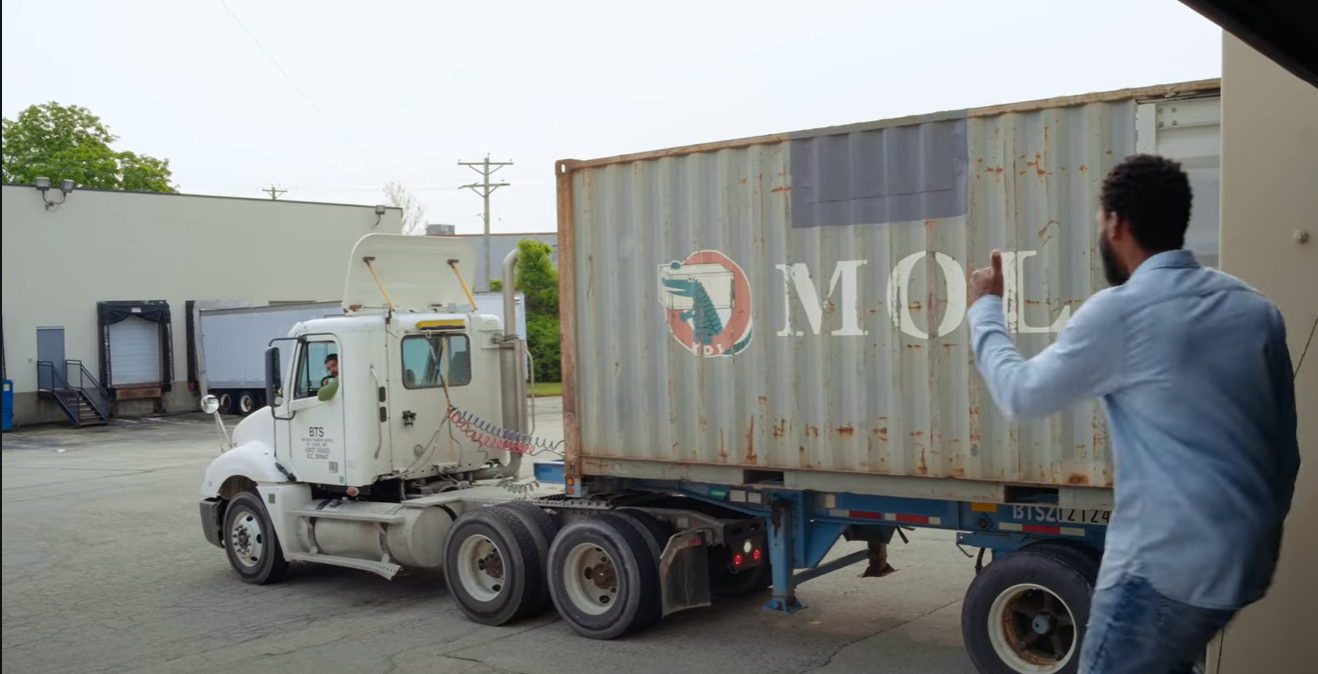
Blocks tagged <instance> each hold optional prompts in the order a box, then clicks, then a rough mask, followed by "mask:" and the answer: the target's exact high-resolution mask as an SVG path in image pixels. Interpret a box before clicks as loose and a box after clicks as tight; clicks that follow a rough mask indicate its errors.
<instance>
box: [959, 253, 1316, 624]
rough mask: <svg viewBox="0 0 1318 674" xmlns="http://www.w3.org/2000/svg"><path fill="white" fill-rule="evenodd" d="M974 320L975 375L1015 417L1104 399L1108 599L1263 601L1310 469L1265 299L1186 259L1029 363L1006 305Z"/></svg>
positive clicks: (1171, 262) (1148, 270)
mask: <svg viewBox="0 0 1318 674" xmlns="http://www.w3.org/2000/svg"><path fill="white" fill-rule="evenodd" d="M969 319H970V329H971V339H972V342H973V345H974V353H975V365H976V368H977V369H978V370H979V373H980V375H981V376H982V377H983V378H984V380H985V382H986V383H987V385H988V390H989V392H990V393H991V394H992V396H993V399H994V401H995V402H997V404H998V406H999V407H1000V408H1002V410H1003V411H1004V412H1005V413H1006V414H1007V415H1008V416H1009V417H1022V418H1023V417H1040V416H1047V415H1050V414H1055V413H1058V412H1061V411H1064V410H1066V409H1069V408H1070V407H1072V406H1074V405H1076V404H1079V403H1082V402H1084V401H1086V400H1087V399H1090V398H1095V397H1098V398H1101V400H1102V404H1103V408H1104V410H1105V412H1106V413H1107V421H1108V437H1109V438H1110V439H1111V448H1112V457H1113V487H1114V497H1115V508H1114V510H1113V512H1112V517H1111V520H1110V523H1109V526H1108V531H1107V542H1106V546H1105V550H1104V553H1103V563H1102V567H1101V570H1100V572H1099V579H1098V588H1100V589H1101V588H1104V587H1109V586H1111V585H1113V584H1115V583H1116V582H1117V581H1118V580H1120V578H1121V577H1122V576H1123V575H1126V574H1129V575H1135V576H1139V577H1141V578H1143V579H1145V580H1147V581H1148V582H1149V583H1150V584H1151V585H1152V586H1153V587H1154V588H1155V589H1156V590H1158V592H1159V593H1161V594H1163V595H1165V596H1167V597H1168V598H1170V599H1174V600H1176V601H1180V602H1182V603H1186V604H1190V605H1193V606H1199V607H1203V608H1212V609H1227V610H1229V609H1237V608H1240V607H1242V606H1244V605H1246V604H1249V603H1252V602H1254V601H1256V600H1257V599H1259V598H1260V597H1262V596H1263V594H1264V592H1266V590H1267V588H1268V586H1269V585H1270V584H1271V582H1272V576H1273V572H1274V570H1275V568H1276V564H1277V556H1278V552H1279V548H1280V544H1281V533H1282V521H1283V520H1284V519H1285V518H1286V514H1287V512H1288V511H1289V510H1290V505H1291V495H1292V493H1293V491H1294V486H1295V475H1296V473H1297V472H1298V470H1299V464H1300V457H1299V447H1298V442H1297V440H1296V430H1295V424H1296V421H1295V385H1294V373H1293V371H1292V369H1291V359H1290V353H1289V352H1288V351H1287V348H1286V330H1285V326H1284V324H1283V322H1282V317H1281V313H1280V312H1279V311H1278V310H1277V308H1276V306H1275V305H1274V304H1273V303H1272V302H1271V301H1270V300H1268V299H1267V298H1265V297H1263V296H1262V295H1261V294H1259V293H1258V292H1257V291H1255V290H1254V289H1252V288H1250V287H1249V286H1247V285H1245V283H1243V282H1242V281H1240V280H1239V279H1236V278H1234V277H1232V276H1229V275H1227V274H1224V273H1221V272H1218V271H1215V270H1212V269H1205V268H1203V267H1200V266H1199V264H1198V263H1197V262H1195V259H1194V256H1193V254H1191V253H1190V252H1189V251H1184V250H1178V251H1171V252H1166V253H1160V254H1158V255H1154V256H1153V257H1150V258H1149V259H1148V260H1146V261H1145V262H1144V263H1143V264H1141V265H1140V266H1139V268H1138V269H1136V270H1135V272H1134V273H1133V274H1132V275H1131V277H1130V279H1129V280H1128V281H1127V282H1126V283H1125V284H1124V285H1121V286H1117V287H1114V288H1108V289H1105V290H1102V291H1099V292H1098V293H1095V294H1094V296H1093V297H1091V298H1090V299H1089V300H1088V301H1086V302H1085V303H1084V305H1082V306H1081V307H1080V309H1079V310H1078V311H1076V312H1075V314H1074V316H1072V318H1071V320H1070V322H1069V323H1068V324H1067V326H1066V327H1065V328H1064V329H1063V330H1062V331H1061V333H1060V334H1059V335H1058V337H1057V341H1056V342H1055V343H1053V344H1052V345H1051V346H1049V347H1048V348H1047V349H1045V350H1044V351H1043V352H1042V353H1040V354H1039V355H1037V356H1035V357H1034V358H1031V359H1029V360H1025V359H1023V358H1022V357H1021V356H1020V354H1019V353H1018V352H1017V350H1016V346H1015V344H1014V343H1013V341H1012V338H1011V336H1010V335H1009V334H1008V332H1007V326H1006V322H1005V320H1004V316H1003V307H1002V299H1001V298H999V297H996V296H987V297H983V298H981V299H980V300H979V301H977V302H975V304H974V305H973V306H972V307H971V308H970V312H969Z"/></svg>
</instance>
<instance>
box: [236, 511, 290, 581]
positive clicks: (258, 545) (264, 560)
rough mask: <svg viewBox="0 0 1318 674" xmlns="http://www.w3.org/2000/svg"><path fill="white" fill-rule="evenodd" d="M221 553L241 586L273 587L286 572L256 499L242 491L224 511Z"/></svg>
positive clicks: (271, 529) (276, 539)
mask: <svg viewBox="0 0 1318 674" xmlns="http://www.w3.org/2000/svg"><path fill="white" fill-rule="evenodd" d="M224 551H225V553H226V554H227V555H228V557H229V565H230V566H232V567H233V570H234V571H237V572H238V576H239V577H240V578H242V580H243V582H244V583H252V584H254V585H265V584H267V583H273V582H275V581H277V580H279V579H280V577H282V576H283V575H284V572H285V571H287V570H288V561H286V560H285V559H284V551H283V550H281V549H280V547H279V536H278V535H276V534H275V528H274V526H273V525H272V524H271V523H270V516H269V514H267V513H266V510H265V506H264V505H263V504H262V503H261V497H260V495H258V494H256V493H255V492H250V491H245V492H242V493H241V494H238V496H236V497H234V499H233V500H232V501H230V502H229V506H228V507H227V508H225V509H224Z"/></svg>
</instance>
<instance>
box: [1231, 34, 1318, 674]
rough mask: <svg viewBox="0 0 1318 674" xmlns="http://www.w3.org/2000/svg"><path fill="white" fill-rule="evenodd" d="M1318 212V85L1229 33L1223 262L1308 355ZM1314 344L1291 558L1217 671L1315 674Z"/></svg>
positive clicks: (1315, 296) (1317, 430)
mask: <svg viewBox="0 0 1318 674" xmlns="http://www.w3.org/2000/svg"><path fill="white" fill-rule="evenodd" d="M1315 214H1318V88H1314V87H1313V86H1311V85H1309V84H1307V83H1305V82H1303V81H1301V80H1300V79H1298V78H1296V77H1295V76H1293V75H1291V74H1290V73H1288V72H1286V71H1285V70H1283V69H1282V68H1281V67H1280V66H1278V65H1276V64H1274V63H1273V62H1272V61H1270V60H1268V59H1267V58H1266V57H1264V56H1262V55H1260V54H1259V53H1258V52H1256V51H1254V50H1253V49H1252V48H1250V47H1248V46H1247V45H1245V44H1244V43H1242V42H1241V41H1239V40H1237V39H1236V38H1235V37H1232V36H1231V35H1229V34H1227V35H1226V36H1225V37H1224V40H1223V50H1222V268H1223V270H1225V271H1227V272H1229V273H1232V274H1235V275H1236V276H1239V277H1241V278H1243V279H1244V280H1246V281H1247V282H1249V283H1250V284H1251V285H1253V286H1254V287H1256V288H1258V289H1259V290H1261V291H1262V292H1264V293H1266V294H1267V295H1269V296H1270V297H1272V298H1273V299H1274V300H1275V301H1276V302H1277V304H1278V305H1279V306H1280V307H1281V309H1282V311H1283V313H1284V314H1285V316H1286V328H1287V332H1288V337H1289V343H1290V349H1291V359H1292V361H1294V362H1297V363H1298V361H1299V360H1300V358H1301V355H1302V354H1304V352H1305V348H1306V342H1307V341H1308V339H1309V337H1310V335H1311V334H1312V332H1311V331H1312V330H1313V326H1314V325H1315V322H1316V321H1318V215H1315ZM1297 232H1307V234H1308V242H1307V243H1300V242H1298V241H1297V240H1296V233H1297ZM1315 341H1316V342H1318V338H1315ZM1308 351H1309V353H1308V354H1307V356H1306V357H1305V359H1304V363H1303V366H1302V367H1301V368H1300V370H1299V372H1298V373H1297V374H1296V379H1295V397H1296V401H1297V404H1298V412H1299V421H1300V428H1299V435H1300V454H1301V457H1302V458H1301V461H1302V465H1301V466H1300V477H1299V483H1298V485H1297V486H1296V492H1295V501H1294V504H1293V506H1292V510H1291V515H1290V519H1289V520H1288V521H1287V522H1286V527H1287V530H1286V531H1287V533H1286V538H1285V540H1284V542H1283V548H1282V560H1281V566H1280V568H1279V569H1278V572H1277V578H1276V581H1275V584H1274V586H1273V588H1272V591H1271V592H1270V593H1269V595H1268V597H1267V598H1265V599H1264V600H1263V601H1261V602H1259V603H1258V604H1256V605H1255V606H1253V607H1250V608H1249V609H1247V610H1246V611H1244V612H1243V613H1242V614H1241V616H1240V617H1239V618H1238V619H1237V621H1236V622H1235V623H1234V624H1232V626H1231V627H1230V628H1228V630H1227V633H1226V637H1225V639H1224V640H1223V649H1222V654H1221V663H1220V664H1221V668H1220V670H1218V671H1220V672H1222V673H1223V674H1261V673H1264V672H1268V673H1270V672H1299V671H1312V667H1313V664H1312V662H1313V660H1314V655H1313V653H1314V648H1315V643H1314V640H1315V638H1318V575H1316V574H1315V573H1314V570H1313V569H1312V568H1311V567H1312V565H1313V560H1314V559H1318V344H1313V345H1311V346H1308ZM1306 663H1307V664H1306ZM1210 671H1212V668H1211V667H1210Z"/></svg>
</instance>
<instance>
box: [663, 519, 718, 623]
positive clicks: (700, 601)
mask: <svg viewBox="0 0 1318 674" xmlns="http://www.w3.org/2000/svg"><path fill="white" fill-rule="evenodd" d="M659 585H660V591H661V593H662V595H663V615H664V616H667V615H669V614H671V613H677V612H678V611H682V610H686V609H689V608H699V607H701V606H709V604H710V591H709V548H707V547H705V542H704V540H703V539H702V538H701V537H700V535H699V534H696V533H692V532H689V531H687V532H678V533H676V534H673V536H672V538H669V539H668V545H667V546H665V547H664V552H663V554H662V555H660V557H659Z"/></svg>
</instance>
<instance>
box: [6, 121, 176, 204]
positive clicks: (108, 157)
mask: <svg viewBox="0 0 1318 674" xmlns="http://www.w3.org/2000/svg"><path fill="white" fill-rule="evenodd" d="M3 124H4V152H3V155H4V158H3V168H2V172H3V179H4V182H6V183H13V184H18V185H31V184H32V182H33V181H34V180H36V179H37V178H39V177H43V178H50V180H51V183H53V184H59V182H60V181H61V180H72V181H73V183H74V185H76V186H78V187H86V188H94V189H105V190H131V191H138V192H175V191H177V190H176V189H175V187H174V186H173V185H171V184H170V180H171V178H172V177H173V173H172V172H171V171H170V170H169V160H168V159H157V158H155V157H150V156H147V155H140V154H136V153H134V152H128V151H116V150H114V149H112V148H111V147H110V145H111V144H112V143H114V142H115V141H117V140H119V137H118V136H115V135H114V134H113V133H110V129H109V127H107V126H106V125H105V124H104V123H103V122H102V121H101V118H100V117H97V116H96V115H93V114H92V113H91V111H90V110H88V109H87V108H83V107H79V106H76V105H68V106H65V105H60V104H59V103H55V102H54V101H52V102H50V103H43V104H41V105H32V106H29V107H28V108H27V109H25V110H23V111H22V112H20V113H18V116H17V117H16V118H15V119H13V120H11V119H9V118H8V117H6V118H4V120H3Z"/></svg>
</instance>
